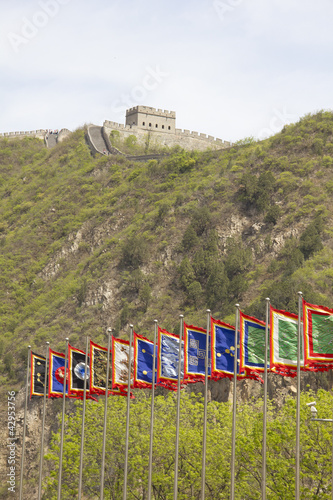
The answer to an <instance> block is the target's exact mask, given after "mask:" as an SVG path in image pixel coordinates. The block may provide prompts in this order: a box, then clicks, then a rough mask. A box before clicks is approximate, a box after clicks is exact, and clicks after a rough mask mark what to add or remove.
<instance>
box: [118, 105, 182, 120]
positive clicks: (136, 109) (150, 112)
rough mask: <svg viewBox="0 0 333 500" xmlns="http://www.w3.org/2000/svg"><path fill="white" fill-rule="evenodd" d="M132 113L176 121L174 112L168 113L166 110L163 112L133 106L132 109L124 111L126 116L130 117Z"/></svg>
mask: <svg viewBox="0 0 333 500" xmlns="http://www.w3.org/2000/svg"><path fill="white" fill-rule="evenodd" d="M133 113H145V114H148V115H155V116H164V117H166V118H174V119H176V112H175V111H168V110H167V109H164V110H162V109H156V108H151V107H150V106H133V108H129V109H127V110H126V116H127V115H131V114H133Z"/></svg>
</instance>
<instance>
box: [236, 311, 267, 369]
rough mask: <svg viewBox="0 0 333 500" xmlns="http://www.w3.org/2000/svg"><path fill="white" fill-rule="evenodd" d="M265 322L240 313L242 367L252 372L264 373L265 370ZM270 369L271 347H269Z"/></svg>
mask: <svg viewBox="0 0 333 500" xmlns="http://www.w3.org/2000/svg"><path fill="white" fill-rule="evenodd" d="M265 328H266V325H265V322H264V321H260V320H259V319H256V318H253V317H252V316H247V315H246V314H243V313H242V312H241V311H240V335H239V337H240V338H239V345H240V367H239V370H240V372H241V373H242V372H243V371H244V370H246V369H247V370H250V371H251V372H252V371H253V372H258V371H259V372H262V371H264V369H265ZM268 344H269V342H268ZM267 349H268V353H267V356H268V357H267V359H268V368H269V345H268V346H267Z"/></svg>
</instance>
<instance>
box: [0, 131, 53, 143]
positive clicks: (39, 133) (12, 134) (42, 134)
mask: <svg viewBox="0 0 333 500" xmlns="http://www.w3.org/2000/svg"><path fill="white" fill-rule="evenodd" d="M46 132H47V130H44V129H39V130H30V131H29V132H4V133H3V134H2V133H0V137H7V138H9V139H11V138H15V137H16V138H23V137H37V138H38V139H42V140H43V139H44V137H45V134H46Z"/></svg>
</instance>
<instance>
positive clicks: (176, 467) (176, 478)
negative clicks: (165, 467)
mask: <svg viewBox="0 0 333 500" xmlns="http://www.w3.org/2000/svg"><path fill="white" fill-rule="evenodd" d="M179 317H180V332H179V356H178V379H177V417H176V447H175V448H176V449H175V476H174V483H173V500H177V495H178V454H179V420H180V379H181V375H182V339H183V329H184V315H183V314H180V316H179Z"/></svg>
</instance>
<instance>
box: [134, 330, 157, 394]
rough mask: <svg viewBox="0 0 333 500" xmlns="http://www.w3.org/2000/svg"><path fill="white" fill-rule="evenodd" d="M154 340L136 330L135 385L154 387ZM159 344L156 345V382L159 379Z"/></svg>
mask: <svg viewBox="0 0 333 500" xmlns="http://www.w3.org/2000/svg"><path fill="white" fill-rule="evenodd" d="M153 355H154V342H152V341H151V340H148V339H146V338H145V337H143V336H141V335H138V334H137V333H135V332H134V387H135V388H139V389H144V388H148V389H151V388H152V382H153ZM156 367H157V345H156V346H155V384H156V381H157V373H156V372H157V368H156Z"/></svg>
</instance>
